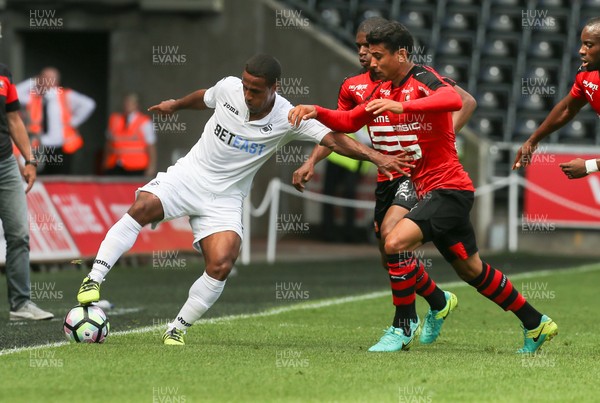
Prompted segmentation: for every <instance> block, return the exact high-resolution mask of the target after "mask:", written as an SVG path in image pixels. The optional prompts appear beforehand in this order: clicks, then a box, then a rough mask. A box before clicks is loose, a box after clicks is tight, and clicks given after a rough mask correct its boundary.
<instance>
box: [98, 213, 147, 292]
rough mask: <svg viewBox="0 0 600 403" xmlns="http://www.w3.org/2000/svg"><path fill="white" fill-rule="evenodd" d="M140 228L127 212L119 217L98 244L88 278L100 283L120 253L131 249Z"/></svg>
mask: <svg viewBox="0 0 600 403" xmlns="http://www.w3.org/2000/svg"><path fill="white" fill-rule="evenodd" d="M141 230H142V226H141V225H140V224H139V223H138V222H137V221H136V220H134V219H133V217H132V216H130V215H129V214H127V213H126V214H125V215H124V216H123V217H121V219H120V220H119V221H117V222H116V223H115V225H113V226H112V227H111V229H110V230H109V231H108V232H107V233H106V237H105V238H104V241H102V243H101V244H100V249H98V254H97V255H96V259H95V260H94V264H93V266H92V271H91V272H90V274H89V276H90V278H91V279H92V280H94V281H97V282H99V283H101V282H102V280H104V277H106V275H107V274H108V272H109V271H110V269H111V268H112V267H113V265H114V264H115V263H116V262H117V260H119V258H120V257H121V255H122V254H123V253H125V252H127V251H128V250H129V249H131V247H132V246H133V244H134V243H135V240H136V239H137V237H138V234H139V233H140V231H141Z"/></svg>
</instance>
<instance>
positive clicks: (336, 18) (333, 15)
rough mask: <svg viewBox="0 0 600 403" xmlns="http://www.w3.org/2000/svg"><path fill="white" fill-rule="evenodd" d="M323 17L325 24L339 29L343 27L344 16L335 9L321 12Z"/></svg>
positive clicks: (326, 9)
mask: <svg viewBox="0 0 600 403" xmlns="http://www.w3.org/2000/svg"><path fill="white" fill-rule="evenodd" d="M321 17H322V18H323V20H325V23H327V24H328V25H330V26H332V27H339V26H341V25H342V16H341V15H340V12H339V11H338V10H337V9H335V8H325V9H323V10H322V11H321Z"/></svg>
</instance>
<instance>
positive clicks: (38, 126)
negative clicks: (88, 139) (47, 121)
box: [27, 87, 83, 154]
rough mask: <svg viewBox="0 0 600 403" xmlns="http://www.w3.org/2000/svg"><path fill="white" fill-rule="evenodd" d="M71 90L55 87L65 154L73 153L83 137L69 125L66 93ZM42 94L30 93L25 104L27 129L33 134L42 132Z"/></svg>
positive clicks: (69, 109) (69, 113)
mask: <svg viewBox="0 0 600 403" xmlns="http://www.w3.org/2000/svg"><path fill="white" fill-rule="evenodd" d="M70 92H71V90H70V89H68V88H63V87H59V88H57V96H58V105H59V106H60V110H61V120H62V124H63V137H64V142H63V146H62V148H63V151H64V152H65V153H67V154H73V153H74V152H75V151H77V150H79V149H80V148H81V147H83V139H82V138H81V136H80V135H79V132H78V131H77V130H76V129H75V128H74V127H73V126H71V108H70V107H69V101H68V95H69V93H70ZM42 105H43V104H42V95H40V94H30V95H29V103H28V104H27V113H28V115H29V124H28V125H27V129H28V130H29V133H31V134H33V135H38V136H39V135H40V134H42V113H43V106H42Z"/></svg>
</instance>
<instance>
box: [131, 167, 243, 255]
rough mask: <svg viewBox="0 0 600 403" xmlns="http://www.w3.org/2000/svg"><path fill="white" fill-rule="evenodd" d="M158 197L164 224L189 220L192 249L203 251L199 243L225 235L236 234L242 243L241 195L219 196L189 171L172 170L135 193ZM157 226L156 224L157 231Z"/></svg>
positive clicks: (162, 173) (172, 168) (176, 168)
mask: <svg viewBox="0 0 600 403" xmlns="http://www.w3.org/2000/svg"><path fill="white" fill-rule="evenodd" d="M141 191H143V192H149V193H152V194H154V195H156V196H157V197H158V198H159V199H160V201H161V204H162V207H163V211H164V213H165V217H164V219H163V220H162V221H169V220H173V219H175V218H178V217H184V216H189V217H190V226H191V227H192V232H193V234H194V243H193V246H194V248H195V249H196V250H198V251H200V245H199V243H198V242H199V241H200V240H201V239H203V238H206V237H207V236H209V235H212V234H215V233H217V232H223V231H235V232H236V233H237V234H238V235H239V237H240V238H241V239H243V228H242V208H243V199H242V195H218V194H214V193H211V192H210V191H208V190H206V189H205V188H203V187H202V186H200V185H199V184H198V183H197V181H195V180H194V178H192V177H191V175H189V174H187V172H186V170H184V169H182V168H181V167H180V166H172V167H169V169H167V172H159V173H158V175H157V176H156V178H154V179H153V180H151V181H150V182H148V183H147V184H145V185H144V186H142V187H141V188H139V189H138V190H137V191H136V197H137V195H138V194H139V192H141ZM157 224H158V223H153V224H152V227H153V228H154V227H155V226H156V225H157Z"/></svg>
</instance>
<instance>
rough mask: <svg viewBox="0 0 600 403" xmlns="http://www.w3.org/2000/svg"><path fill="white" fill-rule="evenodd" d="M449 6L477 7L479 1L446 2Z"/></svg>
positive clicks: (459, 0) (460, 0) (449, 0)
mask: <svg viewBox="0 0 600 403" xmlns="http://www.w3.org/2000/svg"><path fill="white" fill-rule="evenodd" d="M447 4H448V5H449V6H456V5H458V6H479V1H476V0H448V3H447Z"/></svg>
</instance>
